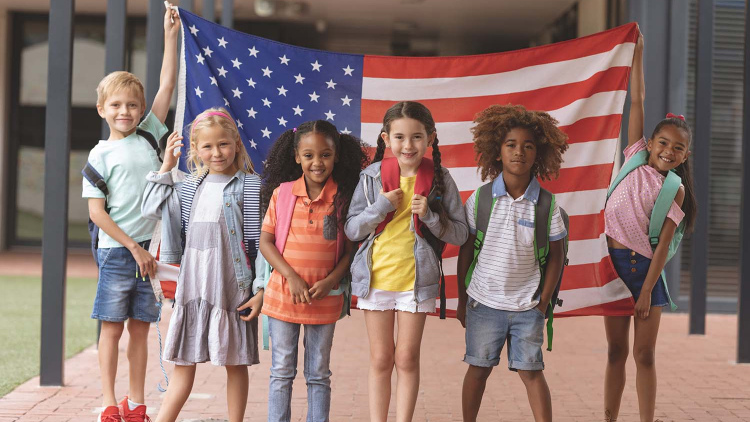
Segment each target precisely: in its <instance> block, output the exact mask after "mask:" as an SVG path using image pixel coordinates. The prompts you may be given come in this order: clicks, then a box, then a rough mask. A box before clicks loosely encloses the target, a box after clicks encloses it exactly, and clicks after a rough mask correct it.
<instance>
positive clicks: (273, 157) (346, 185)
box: [260, 120, 368, 225]
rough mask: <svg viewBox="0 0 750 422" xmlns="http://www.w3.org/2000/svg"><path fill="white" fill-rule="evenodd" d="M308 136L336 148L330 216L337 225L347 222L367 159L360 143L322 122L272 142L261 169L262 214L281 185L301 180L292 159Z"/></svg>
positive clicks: (308, 125)
mask: <svg viewBox="0 0 750 422" xmlns="http://www.w3.org/2000/svg"><path fill="white" fill-rule="evenodd" d="M310 133H320V134H322V135H324V136H325V137H327V138H329V139H331V140H332V141H333V144H334V146H335V148H336V162H335V164H334V166H333V172H331V177H333V181H334V182H336V184H337V185H338V190H337V191H336V195H334V197H333V208H332V210H331V213H330V216H331V217H332V218H333V219H334V221H335V223H336V224H337V225H338V223H339V217H343V218H346V214H347V212H348V211H349V202H350V201H351V199H352V195H353V194H354V189H355V188H356V187H357V183H359V172H360V171H361V170H362V169H363V168H364V167H366V166H367V164H368V158H367V153H366V151H365V145H364V144H363V143H362V141H361V140H359V139H358V138H355V137H354V136H351V135H345V134H341V133H339V131H338V129H336V126H334V125H333V124H331V123H329V122H327V121H325V120H315V121H309V122H305V123H302V124H301V125H299V126H298V127H297V130H296V131H294V130H292V129H290V130H287V131H286V132H284V133H282V134H281V136H279V138H278V139H277V140H276V142H274V144H273V146H272V147H271V150H270V151H269V152H268V157H267V158H266V164H265V167H264V168H263V187H262V188H261V190H260V198H261V210H262V213H263V214H264V215H265V213H266V210H267V209H268V204H269V202H270V201H271V196H272V195H273V191H274V190H275V189H276V188H277V187H279V185H280V184H282V183H284V182H290V181H293V180H297V179H299V178H300V177H302V167H300V165H299V164H297V162H296V160H295V156H296V153H297V146H298V145H299V141H300V139H302V137H303V136H305V135H307V134H310Z"/></svg>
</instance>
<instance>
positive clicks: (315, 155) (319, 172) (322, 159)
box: [295, 132, 336, 188]
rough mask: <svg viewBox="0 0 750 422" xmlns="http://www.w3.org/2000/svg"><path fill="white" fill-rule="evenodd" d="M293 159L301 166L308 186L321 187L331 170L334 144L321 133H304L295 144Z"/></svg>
mask: <svg viewBox="0 0 750 422" xmlns="http://www.w3.org/2000/svg"><path fill="white" fill-rule="evenodd" d="M295 160H296V161H297V163H298V164H299V165H300V166H301V167H302V174H304V175H305V182H306V183H307V186H308V188H310V187H318V188H323V186H324V185H325V184H326V181H327V180H328V177H329V176H330V175H331V173H332V172H333V164H334V162H335V161H336V144H334V142H333V139H331V138H329V137H327V136H326V135H324V134H322V133H318V132H309V133H306V134H304V135H302V137H301V138H300V140H299V143H298V144H297V150H296V153H295Z"/></svg>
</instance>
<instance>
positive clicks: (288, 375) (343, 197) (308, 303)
mask: <svg viewBox="0 0 750 422" xmlns="http://www.w3.org/2000/svg"><path fill="white" fill-rule="evenodd" d="M366 164H367V155H366V153H365V151H364V149H363V146H362V143H361V142H360V141H359V140H358V139H357V138H355V137H353V136H350V135H345V134H340V133H339V132H338V130H337V129H336V127H335V126H334V125H333V124H331V123H328V122H326V121H324V120H317V121H311V122H305V123H303V124H301V125H300V126H299V127H298V128H295V129H293V130H288V131H286V132H284V133H283V134H282V135H281V137H279V139H278V140H277V141H276V142H275V143H274V145H273V147H272V148H271V151H270V152H269V154H268V160H267V161H266V167H265V169H264V172H263V173H264V186H263V188H262V190H261V203H262V207H263V208H264V209H267V211H266V215H265V219H264V220H263V226H262V229H261V230H262V231H261V236H260V251H261V253H262V254H263V256H264V257H265V258H266V260H267V261H268V263H269V264H271V266H272V267H273V268H274V271H273V272H272V273H271V277H270V278H269V280H268V285H267V286H266V288H265V291H264V293H262V294H263V309H262V312H263V313H264V314H265V315H266V316H268V319H269V328H270V334H271V343H272V348H271V380H270V385H269V393H268V396H269V397H268V420H269V422H270V421H289V420H290V419H291V407H290V404H291V398H292V382H293V381H294V377H295V375H296V373H297V344H298V340H299V333H300V327H301V326H302V325H304V326H305V334H304V335H305V341H304V344H305V379H306V381H307V398H308V404H307V406H308V411H307V420H308V421H328V420H329V418H328V414H329V410H330V403H331V387H330V384H331V381H330V377H331V371H330V370H329V363H330V355H331V347H332V345H333V332H334V328H335V325H336V321H337V320H338V319H339V316H340V315H341V313H342V312H341V311H342V306H343V305H344V303H343V302H344V299H343V297H342V296H341V295H333V294H331V295H329V293H330V292H331V290H332V289H333V288H335V287H336V286H337V285H338V284H339V281H340V280H341V279H342V278H343V277H344V276H345V275H347V273H348V272H349V262H350V255H351V250H352V245H351V243H350V242H349V241H345V239H346V238H345V236H343V224H344V222H345V219H346V214H347V212H348V208H349V201H350V200H351V197H352V194H353V193H354V189H355V188H356V186H357V182H358V180H359V177H358V176H359V172H360V171H361V170H362V168H363V167H364V166H365V165H366ZM282 183H287V184H286V185H282ZM290 184H291V186H290ZM285 187H286V188H287V189H286V190H285V189H284V188H285ZM289 192H291V195H293V197H294V198H293V201H294V205H293V211H292V215H291V223H287V224H288V225H289V227H282V225H283V224H284V223H282V221H281V220H282V219H281V218H279V221H278V227H277V215H279V216H281V215H282V214H280V212H281V211H277V208H278V207H281V204H282V203H288V198H281V199H280V195H289V194H290V193H289ZM277 234H279V235H280V236H281V235H284V234H285V235H286V242H285V243H284V246H283V248H282V249H283V250H282V251H281V252H280V250H279V249H278V248H277V245H278V244H279V243H278V242H277V239H276V235H277ZM341 245H345V246H344V247H341Z"/></svg>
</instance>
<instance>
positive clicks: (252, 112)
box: [247, 107, 258, 119]
mask: <svg viewBox="0 0 750 422" xmlns="http://www.w3.org/2000/svg"><path fill="white" fill-rule="evenodd" d="M256 114H258V112H257V111H255V109H254V108H252V107H250V110H247V117H252V118H253V119H254V118H255V115H256Z"/></svg>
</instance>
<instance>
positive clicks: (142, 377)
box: [128, 319, 151, 404]
mask: <svg viewBox="0 0 750 422" xmlns="http://www.w3.org/2000/svg"><path fill="white" fill-rule="evenodd" d="M150 327H151V324H150V323H148V322H144V321H139V320H137V319H129V320H128V334H129V335H130V340H129V341H128V367H129V368H130V391H129V393H130V394H129V395H130V400H132V401H134V402H136V403H141V404H143V403H145V395H144V392H143V390H144V389H145V386H146V363H147V361H148V330H149V328H150Z"/></svg>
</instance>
